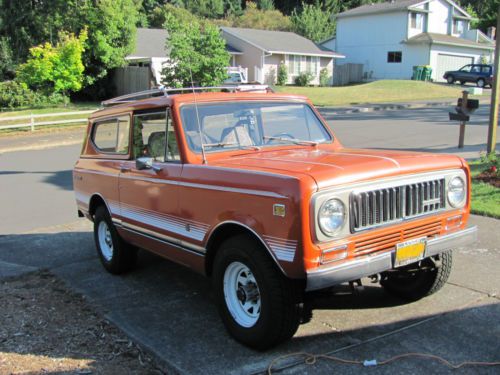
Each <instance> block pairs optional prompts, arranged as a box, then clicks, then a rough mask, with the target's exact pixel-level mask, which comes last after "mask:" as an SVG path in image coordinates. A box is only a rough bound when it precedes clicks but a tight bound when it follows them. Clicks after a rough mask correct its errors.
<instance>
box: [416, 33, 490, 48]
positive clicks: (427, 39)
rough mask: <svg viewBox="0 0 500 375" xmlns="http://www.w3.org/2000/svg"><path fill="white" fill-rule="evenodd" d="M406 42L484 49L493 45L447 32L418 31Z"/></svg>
mask: <svg viewBox="0 0 500 375" xmlns="http://www.w3.org/2000/svg"><path fill="white" fill-rule="evenodd" d="M406 43H408V44H418V43H422V44H432V43H435V44H448V45H457V46H464V47H475V48H484V49H494V48H495V46H494V44H492V43H478V42H475V41H473V40H469V39H464V38H457V37H455V36H451V35H447V34H436V33H420V34H417V35H415V36H413V37H411V38H409V39H408V40H406Z"/></svg>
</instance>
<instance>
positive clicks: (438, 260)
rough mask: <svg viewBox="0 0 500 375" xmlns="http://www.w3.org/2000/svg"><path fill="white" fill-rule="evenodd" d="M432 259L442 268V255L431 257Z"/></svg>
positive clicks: (437, 266) (436, 265) (435, 264)
mask: <svg viewBox="0 0 500 375" xmlns="http://www.w3.org/2000/svg"><path fill="white" fill-rule="evenodd" d="M430 260H431V262H432V263H434V267H436V268H441V265H442V262H441V257H440V256H439V255H436V256H435V257H430Z"/></svg>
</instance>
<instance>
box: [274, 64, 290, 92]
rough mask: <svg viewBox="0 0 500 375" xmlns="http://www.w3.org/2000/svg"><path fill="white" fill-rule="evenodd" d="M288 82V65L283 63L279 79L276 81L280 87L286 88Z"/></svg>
mask: <svg viewBox="0 0 500 375" xmlns="http://www.w3.org/2000/svg"><path fill="white" fill-rule="evenodd" d="M287 82H288V72H287V69H286V65H285V64H283V63H281V64H280V65H279V67H278V77H277V80H276V84H277V85H278V86H284V85H286V83H287Z"/></svg>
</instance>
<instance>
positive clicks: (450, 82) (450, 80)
mask: <svg viewBox="0 0 500 375" xmlns="http://www.w3.org/2000/svg"><path fill="white" fill-rule="evenodd" d="M446 82H448V83H449V84H450V85H452V84H453V83H455V77H453V76H448V77H447V78H446Z"/></svg>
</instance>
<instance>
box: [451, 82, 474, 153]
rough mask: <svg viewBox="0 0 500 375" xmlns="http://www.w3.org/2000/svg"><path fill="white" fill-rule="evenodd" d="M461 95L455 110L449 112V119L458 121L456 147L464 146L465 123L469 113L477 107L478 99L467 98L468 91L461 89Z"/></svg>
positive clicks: (468, 118)
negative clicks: (458, 129)
mask: <svg viewBox="0 0 500 375" xmlns="http://www.w3.org/2000/svg"><path fill="white" fill-rule="evenodd" d="M462 94H463V96H462V97H461V98H459V99H458V101H457V106H456V107H455V112H450V121H459V122H460V135H459V137H458V148H463V147H464V139H465V124H466V123H467V121H469V120H470V115H471V114H472V113H474V111H475V110H476V109H478V108H479V100H477V99H469V98H468V97H467V95H468V92H467V91H462Z"/></svg>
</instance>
